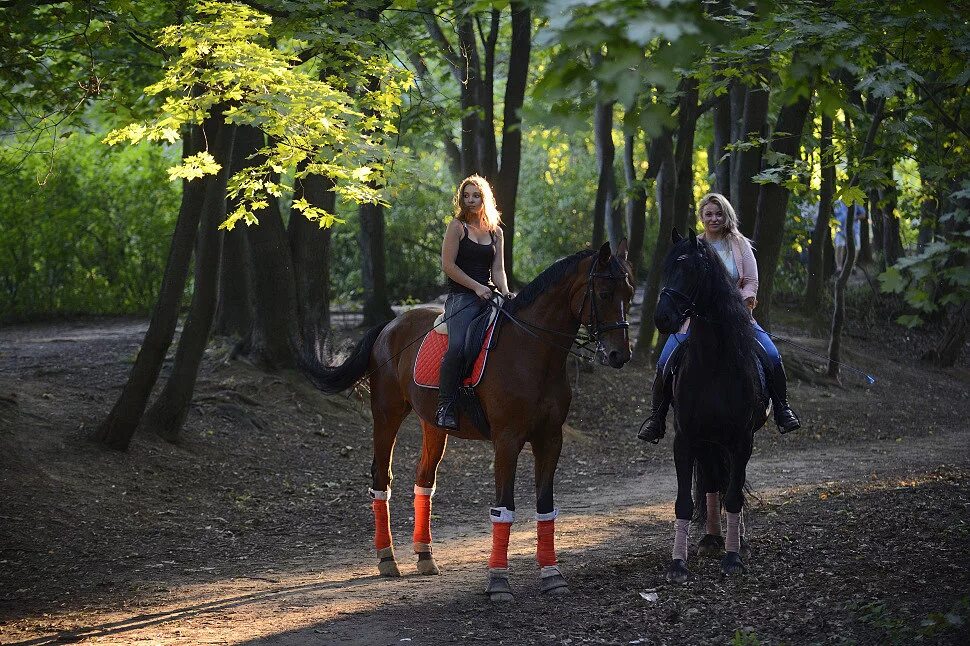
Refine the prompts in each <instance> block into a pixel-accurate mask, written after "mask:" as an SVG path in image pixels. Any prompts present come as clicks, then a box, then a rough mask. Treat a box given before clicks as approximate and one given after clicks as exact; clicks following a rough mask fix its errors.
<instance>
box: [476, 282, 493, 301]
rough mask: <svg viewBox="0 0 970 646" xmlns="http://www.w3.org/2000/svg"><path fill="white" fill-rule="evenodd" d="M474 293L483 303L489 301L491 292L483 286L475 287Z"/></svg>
mask: <svg viewBox="0 0 970 646" xmlns="http://www.w3.org/2000/svg"><path fill="white" fill-rule="evenodd" d="M475 293H476V294H477V295H478V297H479V298H480V299H482V300H483V301H487V300H488V299H490V298H491V297H492V290H490V289H489V288H488V287H486V286H485V285H479V286H478V287H476V288H475Z"/></svg>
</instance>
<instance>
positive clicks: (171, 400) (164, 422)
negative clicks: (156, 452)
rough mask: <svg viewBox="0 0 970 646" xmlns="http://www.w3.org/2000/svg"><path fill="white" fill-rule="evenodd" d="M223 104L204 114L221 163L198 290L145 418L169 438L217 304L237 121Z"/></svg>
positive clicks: (181, 416)
mask: <svg viewBox="0 0 970 646" xmlns="http://www.w3.org/2000/svg"><path fill="white" fill-rule="evenodd" d="M222 112H223V109H220V108H219V107H218V106H217V107H215V108H213V113H214V114H218V115H219V116H218V117H210V118H208V119H206V123H207V126H206V127H205V131H206V133H211V132H213V131H215V136H214V138H213V136H211V135H209V136H207V141H210V142H213V143H212V145H211V146H210V149H209V152H210V153H211V154H212V156H213V157H215V159H216V161H217V162H218V163H219V164H221V166H222V168H221V169H220V170H219V172H218V173H217V174H216V176H215V177H213V178H211V179H210V180H208V182H207V183H206V189H205V198H204V199H203V202H202V218H201V219H202V222H201V229H200V233H199V243H198V245H197V251H196V262H195V289H194V291H193V292H192V304H191V306H190V307H189V314H188V317H187V318H186V320H185V326H184V327H183V328H182V336H181V338H179V344H178V349H177V350H176V351H175V363H174V364H173V366H172V373H171V374H170V375H169V377H168V380H167V381H166V382H165V387H164V389H163V390H162V392H161V394H160V395H159V396H158V399H156V400H155V403H154V404H152V406H151V408H149V410H148V413H147V415H146V416H145V419H144V425H145V427H146V428H148V429H150V430H152V431H154V432H155V433H157V434H158V435H160V436H161V437H163V438H165V439H166V440H168V441H170V442H174V441H176V440H177V439H178V435H179V431H180V430H181V428H182V424H184V423H185V418H186V416H187V415H188V412H189V404H191V402H192V393H193V391H194V390H195V382H196V379H197V378H198V376H199V365H200V364H201V362H202V356H203V354H204V353H205V346H206V343H207V342H208V340H209V330H210V328H211V327H212V317H213V314H214V313H215V308H216V294H217V289H218V285H219V261H220V259H221V257H222V231H220V230H219V224H220V223H221V222H222V221H223V220H225V218H226V182H227V181H228V179H229V173H230V166H231V160H232V146H233V138H234V136H235V130H236V129H235V126H232V125H229V124H227V123H225V121H224V120H223V118H222Z"/></svg>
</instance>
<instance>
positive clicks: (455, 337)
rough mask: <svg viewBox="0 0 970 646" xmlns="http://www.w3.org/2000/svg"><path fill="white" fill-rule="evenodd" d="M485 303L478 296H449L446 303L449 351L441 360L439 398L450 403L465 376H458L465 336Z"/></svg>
mask: <svg viewBox="0 0 970 646" xmlns="http://www.w3.org/2000/svg"><path fill="white" fill-rule="evenodd" d="M483 307H485V301H483V300H482V299H480V298H479V297H478V296H477V295H476V294H471V293H455V294H448V300H446V301H445V316H446V317H447V318H448V321H447V326H448V350H447V351H446V352H445V356H444V357H443V358H442V359H441V378H440V380H439V386H438V388H439V392H438V398H439V399H440V400H441V401H443V402H444V401H450V400H452V399H454V398H455V393H456V392H457V391H458V382H459V380H460V379H461V378H462V377H463V376H464V375H460V374H458V371H459V369H460V365H461V359H462V352H463V350H464V347H465V334H466V333H467V332H468V327H469V325H471V322H472V321H473V320H475V317H476V316H478V315H479V314H481V312H482V308H483Z"/></svg>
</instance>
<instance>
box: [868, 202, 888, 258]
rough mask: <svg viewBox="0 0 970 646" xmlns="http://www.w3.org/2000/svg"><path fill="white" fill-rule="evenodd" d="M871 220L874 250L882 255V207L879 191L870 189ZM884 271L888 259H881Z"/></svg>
mask: <svg viewBox="0 0 970 646" xmlns="http://www.w3.org/2000/svg"><path fill="white" fill-rule="evenodd" d="M869 220H870V221H871V222H872V249H873V251H874V252H875V253H878V254H880V255H882V207H880V206H879V190H878V189H875V188H873V189H869ZM879 262H880V266H881V267H882V271H885V269H886V267H885V263H886V259H885V258H882V259H880V261H879Z"/></svg>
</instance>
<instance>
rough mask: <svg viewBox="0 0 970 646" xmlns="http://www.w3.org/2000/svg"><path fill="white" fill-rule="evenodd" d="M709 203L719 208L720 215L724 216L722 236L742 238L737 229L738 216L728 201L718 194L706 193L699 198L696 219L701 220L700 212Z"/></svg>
mask: <svg viewBox="0 0 970 646" xmlns="http://www.w3.org/2000/svg"><path fill="white" fill-rule="evenodd" d="M711 203H714V204H717V205H718V206H719V207H721V213H723V214H724V229H725V233H724V235H726V236H728V237H731V238H744V236H743V235H741V231H740V230H739V229H738V214H737V213H736V212H735V211H734V207H733V206H731V203H730V202H728V199H727V198H726V197H724V196H723V195H721V194H720V193H708V194H707V195H705V196H704V197H702V198H701V201H700V202H698V203H697V219H698V220H700V219H701V212H702V211H703V210H704V207H705V206H707V205H708V204H711Z"/></svg>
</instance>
